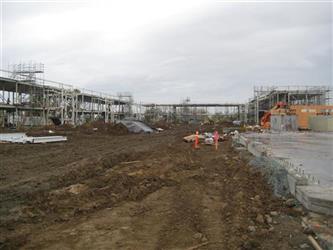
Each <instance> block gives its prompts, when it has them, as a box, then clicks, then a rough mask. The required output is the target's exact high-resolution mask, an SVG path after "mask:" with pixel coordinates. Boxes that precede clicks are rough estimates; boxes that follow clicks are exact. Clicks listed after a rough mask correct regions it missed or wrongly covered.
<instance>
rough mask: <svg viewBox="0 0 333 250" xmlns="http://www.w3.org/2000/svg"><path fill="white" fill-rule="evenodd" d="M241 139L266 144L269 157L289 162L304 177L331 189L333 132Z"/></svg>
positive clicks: (258, 135) (251, 135)
mask: <svg viewBox="0 0 333 250" xmlns="http://www.w3.org/2000/svg"><path fill="white" fill-rule="evenodd" d="M242 136H243V137H245V138H246V139H248V140H249V141H252V142H261V143H262V144H263V145H266V146H267V150H268V152H269V153H271V155H272V156H275V157H278V158H285V159H288V161H290V162H291V163H292V164H293V165H295V166H297V167H299V168H301V169H303V170H304V172H305V174H310V175H313V176H315V177H316V178H317V179H319V180H320V184H321V185H322V186H328V187H331V186H333V133H330V132H325V133H316V132H281V133H261V134H259V133H243V134H242Z"/></svg>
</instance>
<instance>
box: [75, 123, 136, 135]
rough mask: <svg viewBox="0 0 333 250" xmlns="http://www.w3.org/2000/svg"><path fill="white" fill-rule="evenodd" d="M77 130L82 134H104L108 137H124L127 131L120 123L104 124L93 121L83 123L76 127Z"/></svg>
mask: <svg viewBox="0 0 333 250" xmlns="http://www.w3.org/2000/svg"><path fill="white" fill-rule="evenodd" d="M77 130H78V131H80V132H83V133H88V134H92V133H104V134H110V135H126V134H128V133H129V132H128V129H127V128H126V127H125V126H124V125H123V124H120V123H117V124H115V123H105V122H104V121H94V122H90V123H85V124H83V125H81V126H78V127H77Z"/></svg>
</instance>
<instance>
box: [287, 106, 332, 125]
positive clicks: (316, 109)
mask: <svg viewBox="0 0 333 250" xmlns="http://www.w3.org/2000/svg"><path fill="white" fill-rule="evenodd" d="M290 112H291V113H293V114H296V116H297V125H298V128H299V129H308V128H309V116H316V115H319V114H327V115H331V114H333V105H291V106H290Z"/></svg>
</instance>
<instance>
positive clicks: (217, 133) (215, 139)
mask: <svg viewBox="0 0 333 250" xmlns="http://www.w3.org/2000/svg"><path fill="white" fill-rule="evenodd" d="M213 138H214V144H215V150H217V147H218V144H219V139H220V135H219V132H217V130H215V131H214V135H213Z"/></svg>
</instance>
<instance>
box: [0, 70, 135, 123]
mask: <svg viewBox="0 0 333 250" xmlns="http://www.w3.org/2000/svg"><path fill="white" fill-rule="evenodd" d="M0 73H1V75H0V124H1V125H2V126H5V125H6V124H7V125H8V124H13V125H16V126H19V125H47V124H50V120H49V118H50V117H56V118H58V119H60V121H61V124H72V125H79V124H82V123H84V122H86V121H88V120H97V119H103V120H104V121H105V122H113V121H115V119H123V118H124V117H126V116H130V115H131V114H130V112H131V107H130V106H131V103H132V96H131V95H130V94H129V93H128V94H126V95H124V94H122V95H118V96H112V95H108V94H104V93H101V92H96V91H91V90H87V89H83V88H75V87H74V86H73V85H69V84H64V83H60V82H55V81H50V80H45V79H43V78H38V77H35V76H33V77H31V74H29V73H28V72H25V73H24V74H23V73H22V72H12V71H7V70H0Z"/></svg>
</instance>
